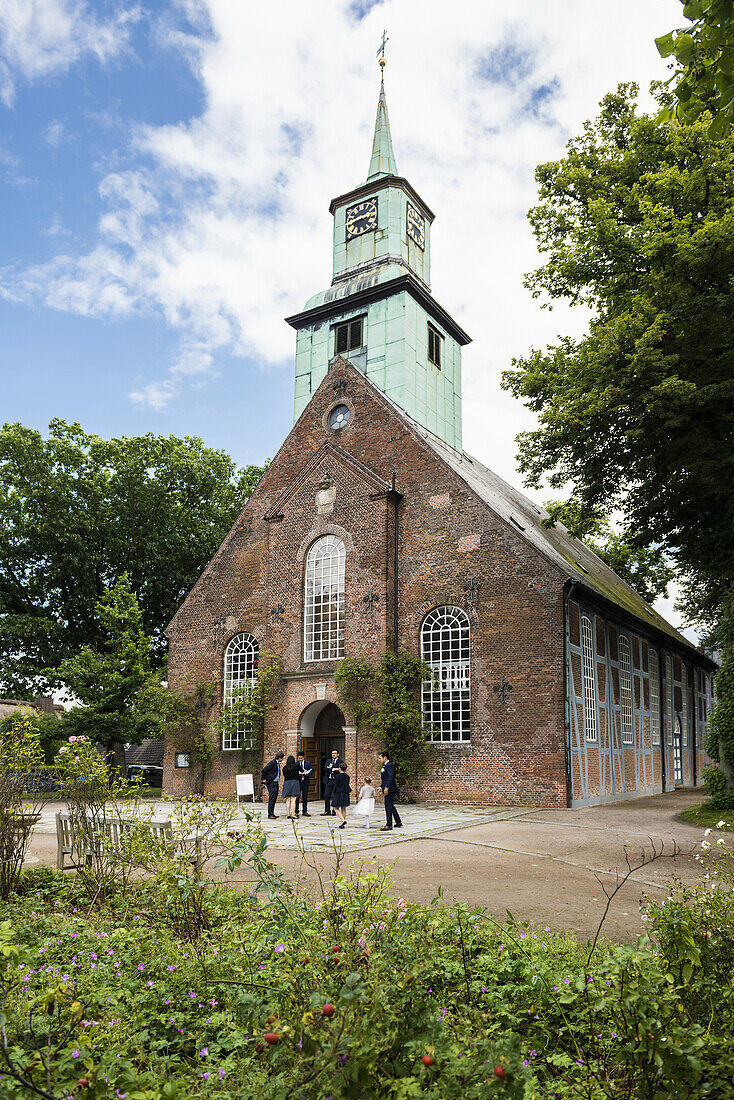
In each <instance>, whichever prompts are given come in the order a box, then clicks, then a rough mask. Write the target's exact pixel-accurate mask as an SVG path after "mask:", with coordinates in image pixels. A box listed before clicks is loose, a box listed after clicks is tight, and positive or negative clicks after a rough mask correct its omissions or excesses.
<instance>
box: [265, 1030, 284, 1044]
mask: <svg viewBox="0 0 734 1100" xmlns="http://www.w3.org/2000/svg"><path fill="white" fill-rule="evenodd" d="M263 1039H264V1040H265V1042H266V1043H269V1044H270V1046H271V1047H274V1046H275V1044H276V1043H279V1042H280V1036H279V1035H276V1034H275V1032H274V1031H266V1032H265V1034H264V1035H263Z"/></svg>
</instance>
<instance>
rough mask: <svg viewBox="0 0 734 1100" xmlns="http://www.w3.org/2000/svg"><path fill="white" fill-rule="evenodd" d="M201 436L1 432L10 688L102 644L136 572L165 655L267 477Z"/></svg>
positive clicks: (0, 539)
mask: <svg viewBox="0 0 734 1100" xmlns="http://www.w3.org/2000/svg"><path fill="white" fill-rule="evenodd" d="M262 472H263V471H262V468H261V467H259V466H248V467H246V468H245V469H243V470H239V471H238V470H236V469H235V467H234V464H233V462H232V460H231V458H230V457H229V456H228V455H226V454H225V453H224V452H222V451H215V450H212V449H210V448H208V447H205V446H204V445H203V443H202V442H201V440H200V439H196V438H185V439H177V438H175V437H174V436H156V435H144V436H137V437H132V438H125V437H123V438H120V439H110V440H105V439H101V438H99V437H98V436H95V435H89V434H88V433H86V432H84V431H83V430H82V428H81V427H80V426H79V425H78V424H67V423H65V422H64V421H63V420H53V421H52V422H51V424H50V425H49V434H48V436H47V437H46V438H44V437H43V435H42V434H41V433H40V432H38V431H34V430H32V429H31V428H26V427H24V426H23V425H22V424H6V425H5V426H4V427H3V429H2V431H0V691H2V692H4V693H7V694H14V695H15V694H20V695H24V694H26V693H27V692H29V691H34V692H36V691H37V690H38V688H39V687H42V686H43V684H44V675H43V670H45V669H48V668H55V667H57V666H58V665H59V663H60V662H61V661H62V660H64V659H65V658H68V657H70V656H71V655H72V654H74V653H76V652H78V650H79V649H81V648H82V647H84V646H90V647H94V646H95V645H96V644H97V643H98V642H100V641H101V638H102V633H101V628H100V623H99V620H98V618H97V615H96V613H95V607H96V604H97V602H98V601H99V599H100V598H101V597H102V595H103V593H104V592H105V590H106V588H108V587H110V586H112V585H114V584H115V582H116V580H117V579H118V578H119V577H120V576H121V575H122V573H127V575H128V577H129V581H130V587H131V589H132V591H133V592H134V594H135V596H136V597H137V600H138V602H139V604H140V607H141V610H142V616H143V618H142V623H143V627H144V629H145V631H146V632H147V633H148V634H150V635H151V636H152V638H153V643H154V650H155V652H156V653H157V654H158V655H160V654H162V653H163V651H164V649H165V638H164V637H163V633H162V631H163V629H164V627H165V626H166V624H167V622H168V621H169V620H170V618H171V616H172V615H173V613H174V612H175V610H176V608H177V607H178V605H179V604H180V602H181V600H182V598H183V596H184V595H185V594H186V592H188V590H189V589H190V588H191V586H192V585H193V583H194V581H195V580H196V578H197V577H198V576H199V574H200V572H201V570H202V569H203V567H204V566H205V565H206V563H207V561H208V560H209V559H210V558H211V556H212V554H213V553H214V552H215V550H216V549H217V547H218V546H219V544H220V542H221V541H222V539H223V538H224V536H225V534H226V533H227V531H228V530H229V528H230V527H231V525H232V524H233V523H234V521H235V519H236V517H237V515H238V514H239V511H240V510H241V508H242V506H243V504H244V502H245V500H246V499H247V497H248V496H249V495H250V493H251V492H252V489H253V488H254V486H255V484H256V483H257V481H258V479H259V478H260V476H261V475H262Z"/></svg>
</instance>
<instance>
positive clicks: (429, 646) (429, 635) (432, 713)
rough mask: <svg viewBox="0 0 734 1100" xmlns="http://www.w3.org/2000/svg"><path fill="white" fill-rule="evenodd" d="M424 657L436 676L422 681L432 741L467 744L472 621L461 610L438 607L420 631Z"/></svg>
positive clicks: (424, 710) (429, 736)
mask: <svg viewBox="0 0 734 1100" xmlns="http://www.w3.org/2000/svg"><path fill="white" fill-rule="evenodd" d="M421 656H422V657H423V660H424V661H425V662H426V663H427V664H429V665H430V666H431V668H432V669H433V673H434V675H433V676H432V677H431V679H430V680H424V681H423V722H424V724H425V726H426V728H427V730H428V739H429V740H430V741H468V740H469V717H470V699H471V693H470V666H471V657H470V651H469V617H468V615H467V614H466V612H465V611H463V610H462V609H461V608H460V607H437V608H435V610H433V611H431V612H430V614H428V615H426V617H425V619H424V620H423V626H422V627H421Z"/></svg>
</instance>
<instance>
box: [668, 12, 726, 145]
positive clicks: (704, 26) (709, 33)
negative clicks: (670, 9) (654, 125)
mask: <svg viewBox="0 0 734 1100" xmlns="http://www.w3.org/2000/svg"><path fill="white" fill-rule="evenodd" d="M680 2H681V4H682V5H683V16H684V18H685V19H686V20H688V22H687V23H686V24H685V25H684V26H682V27H678V28H676V29H675V30H672V31H670V32H669V33H668V34H664V35H662V36H661V37H660V38H656V39H655V44H656V45H657V48H658V51H659V52H660V55H661V56H662V57H672V58H674V64H675V66H676V69H675V72H674V74H673V76H672V77H671V80H670V83H671V84H672V86H673V91H674V93H675V106H674V107H668V108H665V109H664V113H663V115H662V116H661V117H662V119H663V120H667V119H670V118H671V117H673V116H674V115H675V117H677V118H678V120H679V121H680V122H683V123H685V122H691V121H693V120H695V119H697V118H698V117H699V115H700V114H701V113H702V112H703V111H706V112H707V113H708V115H709V118H710V128H709V132H710V134H711V136H712V137H714V138H718V137H723V136H724V134H727V133H728V132H729V130H730V129H731V124H732V121H734V3H732V0H680Z"/></svg>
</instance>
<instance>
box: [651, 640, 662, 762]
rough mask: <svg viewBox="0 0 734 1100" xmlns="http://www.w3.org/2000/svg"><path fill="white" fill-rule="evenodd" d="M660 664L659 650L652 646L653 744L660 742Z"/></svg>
mask: <svg viewBox="0 0 734 1100" xmlns="http://www.w3.org/2000/svg"><path fill="white" fill-rule="evenodd" d="M659 676H660V666H659V664H658V651H657V650H656V649H653V648H652V646H650V738H651V743H652V744H653V745H656V746H657V745H659V744H660V681H659Z"/></svg>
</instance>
